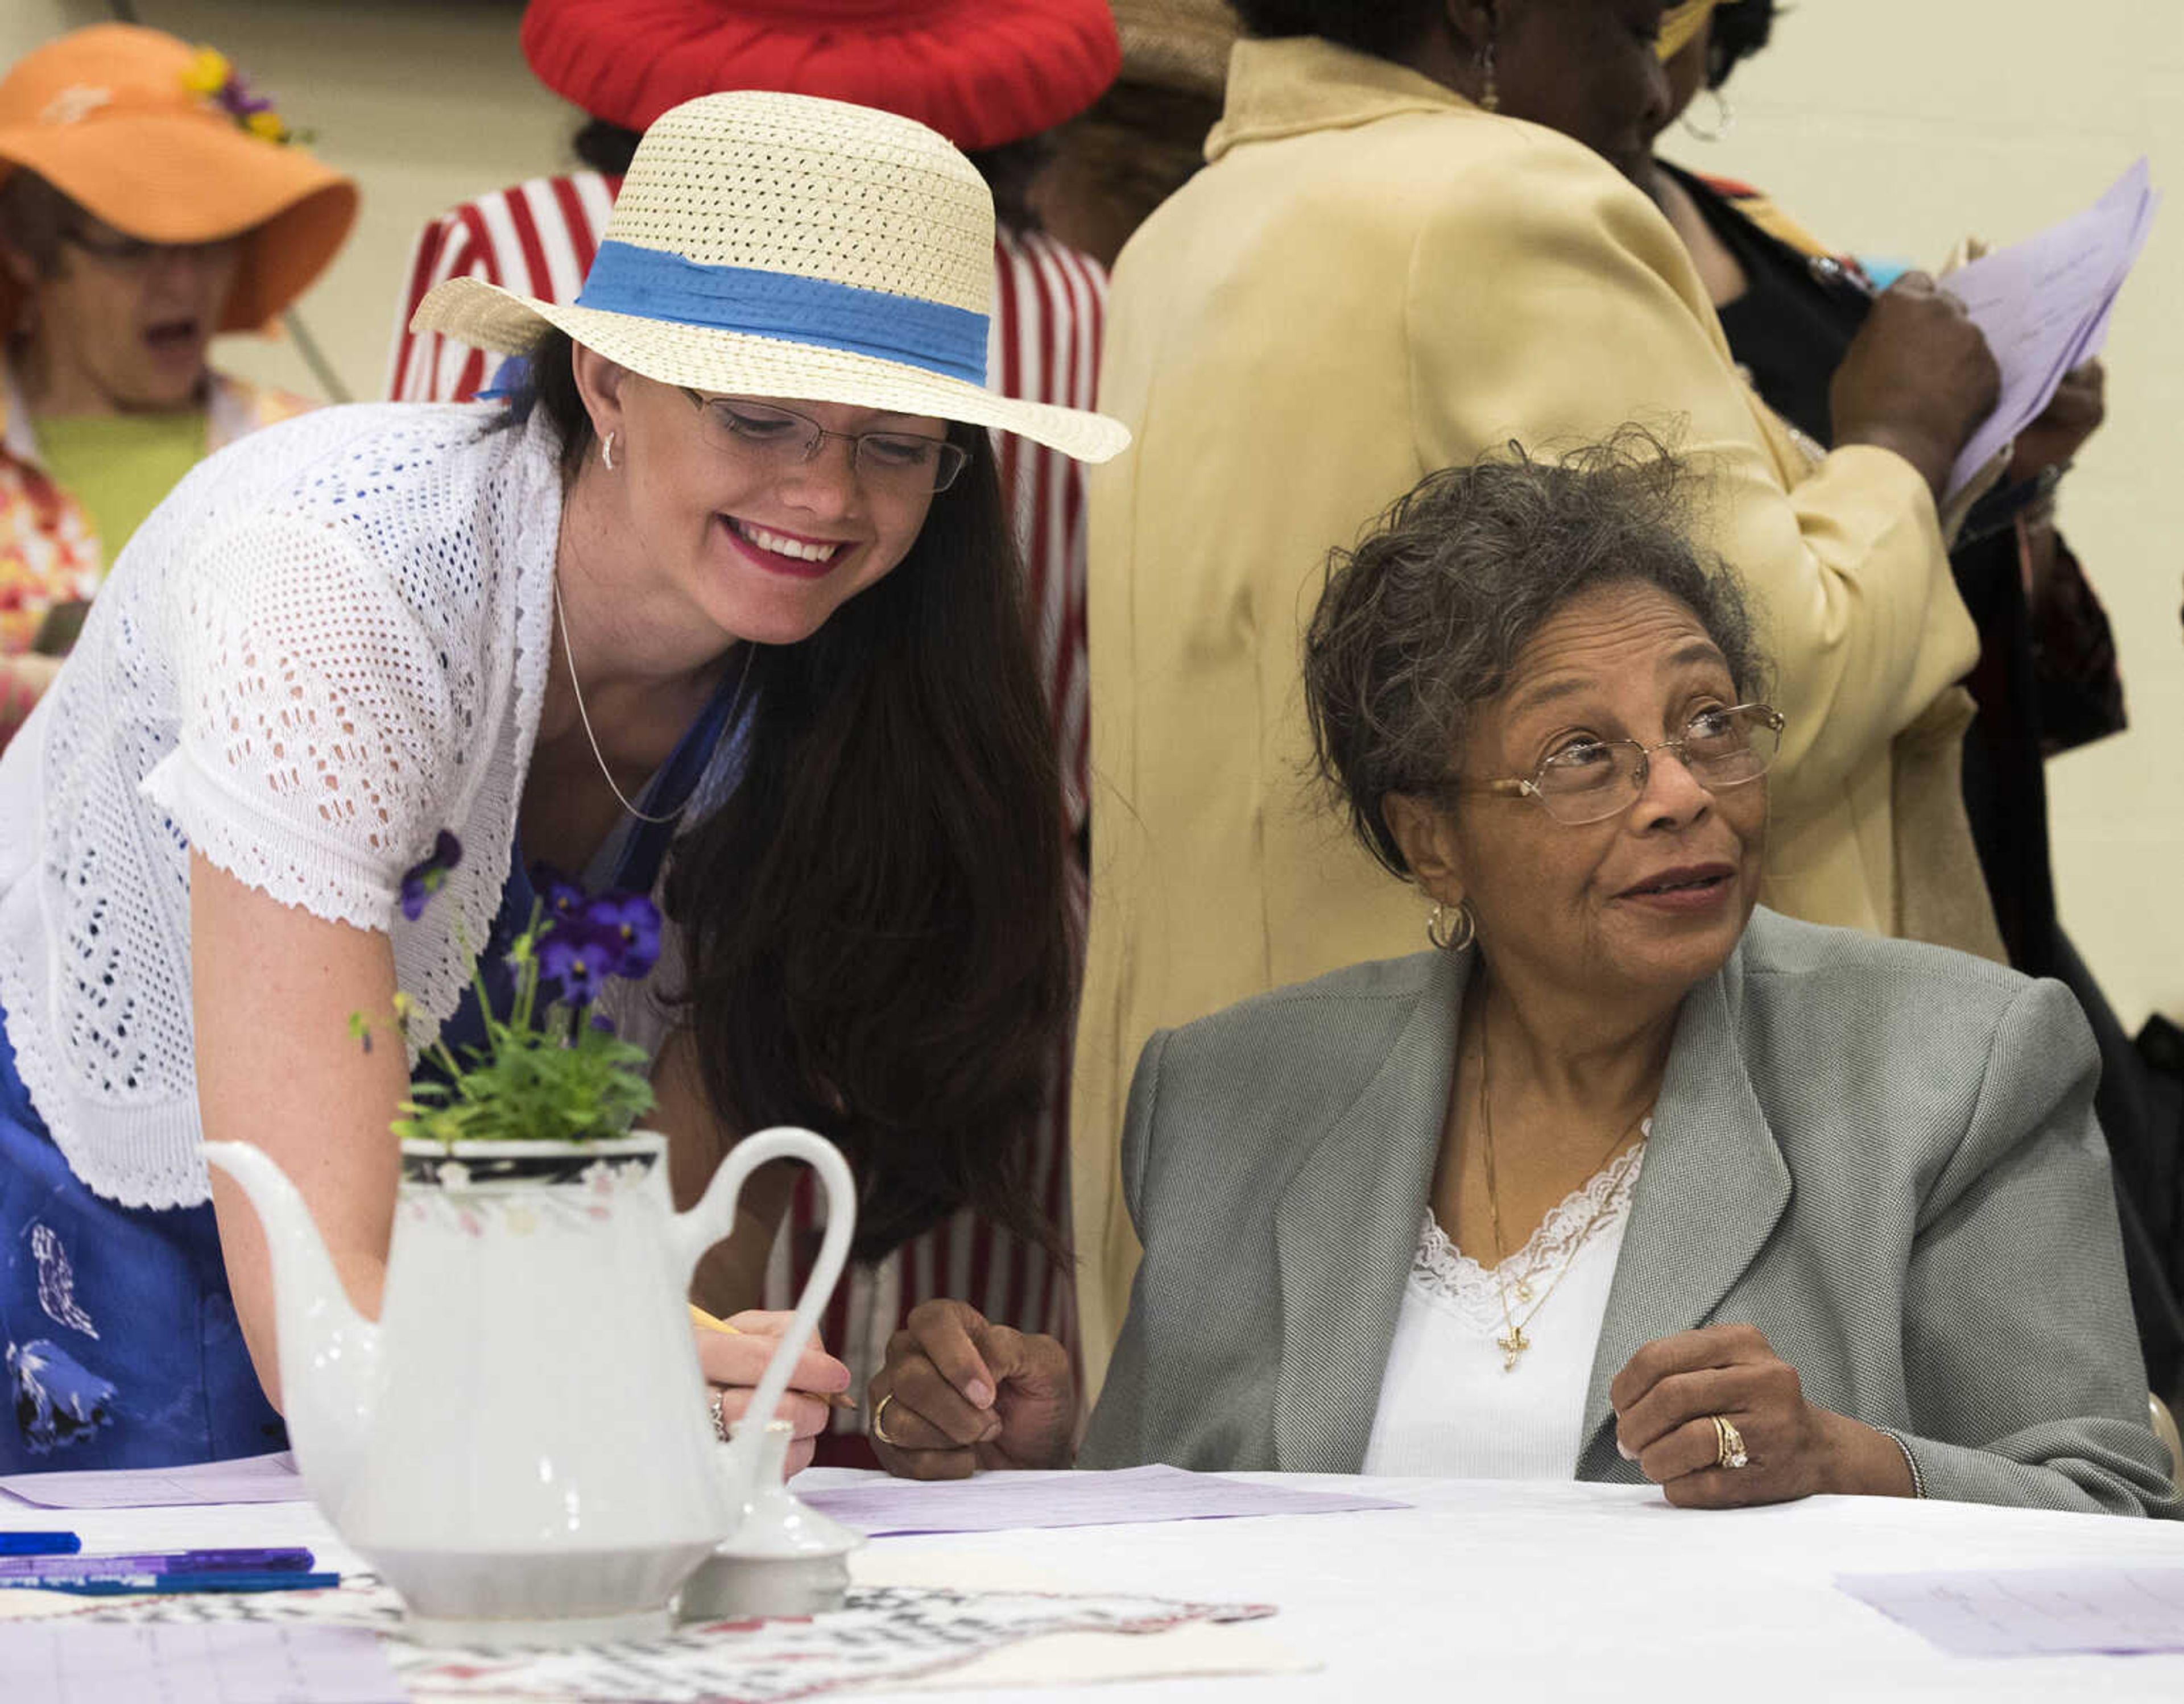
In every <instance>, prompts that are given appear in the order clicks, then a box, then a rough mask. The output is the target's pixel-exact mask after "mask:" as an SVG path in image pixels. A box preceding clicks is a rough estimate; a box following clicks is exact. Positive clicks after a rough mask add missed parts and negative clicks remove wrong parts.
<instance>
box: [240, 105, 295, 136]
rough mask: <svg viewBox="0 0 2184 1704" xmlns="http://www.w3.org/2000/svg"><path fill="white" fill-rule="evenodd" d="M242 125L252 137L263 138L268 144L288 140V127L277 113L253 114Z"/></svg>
mask: <svg viewBox="0 0 2184 1704" xmlns="http://www.w3.org/2000/svg"><path fill="white" fill-rule="evenodd" d="M242 125H243V128H244V129H245V130H247V131H249V132H250V134H251V135H253V136H262V137H264V138H265V140H266V141H267V142H285V141H286V140H287V136H288V127H287V125H284V124H282V123H281V117H280V114H277V113H270V112H267V113H253V114H250V116H249V117H248V118H247V119H245V120H243V121H242Z"/></svg>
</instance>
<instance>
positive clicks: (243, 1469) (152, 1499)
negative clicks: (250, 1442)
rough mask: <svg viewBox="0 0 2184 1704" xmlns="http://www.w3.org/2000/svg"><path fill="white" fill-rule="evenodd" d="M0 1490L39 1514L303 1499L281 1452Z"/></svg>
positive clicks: (19, 1477) (25, 1476)
mask: <svg viewBox="0 0 2184 1704" xmlns="http://www.w3.org/2000/svg"><path fill="white" fill-rule="evenodd" d="M0 1491H4V1492H6V1493H7V1494H8V1495H9V1496H11V1497H14V1498H15V1499H16V1500H18V1501H21V1502H25V1503H29V1504H31V1505H32V1506H35V1507H37V1508H41V1509H151V1508H171V1507H181V1506H186V1505H189V1504H196V1503H292V1502H298V1501H303V1500H304V1499H307V1498H309V1495H310V1493H309V1491H307V1490H304V1482H303V1480H302V1479H301V1478H299V1477H298V1475H297V1473H296V1458H295V1457H294V1456H292V1455H290V1454H289V1453H288V1452H287V1451H285V1450H284V1451H281V1452H280V1453H279V1454H278V1455H274V1456H243V1457H242V1459H241V1460H239V1461H234V1462H198V1463H196V1464H195V1465H194V1466H192V1467H133V1468H123V1469H116V1470H114V1471H111V1472H106V1473H15V1474H12V1475H10V1476H9V1477H8V1478H4V1479H0Z"/></svg>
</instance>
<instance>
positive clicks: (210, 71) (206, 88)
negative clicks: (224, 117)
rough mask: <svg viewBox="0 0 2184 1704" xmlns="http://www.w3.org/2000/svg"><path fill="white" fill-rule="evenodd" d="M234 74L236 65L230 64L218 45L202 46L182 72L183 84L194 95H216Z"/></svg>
mask: <svg viewBox="0 0 2184 1704" xmlns="http://www.w3.org/2000/svg"><path fill="white" fill-rule="evenodd" d="M232 75H235V67H234V66H232V65H231V64H228V62H227V55H226V54H225V53H221V52H220V49H219V48H217V47H200V48H198V51H197V57H196V58H192V60H191V61H190V63H189V66H188V69H187V70H185V71H183V73H182V86H183V87H184V88H186V89H187V90H188V91H189V92H191V93H192V94H193V95H207V96H210V95H216V94H218V93H219V92H220V91H221V90H222V89H224V88H226V86H227V80H228V79H229V78H230V77H231V76H232Z"/></svg>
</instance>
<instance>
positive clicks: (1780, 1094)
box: [1080, 910, 2180, 1515]
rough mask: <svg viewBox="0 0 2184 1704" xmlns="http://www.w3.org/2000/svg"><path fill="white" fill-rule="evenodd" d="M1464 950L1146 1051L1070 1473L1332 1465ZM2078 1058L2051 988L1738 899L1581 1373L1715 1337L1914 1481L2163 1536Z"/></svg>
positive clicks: (1394, 1256) (1366, 1413)
mask: <svg viewBox="0 0 2184 1704" xmlns="http://www.w3.org/2000/svg"><path fill="white" fill-rule="evenodd" d="M1470 969H1471V965H1470V959H1469V955H1463V954H1441V953H1433V952H1427V953H1421V954H1418V955H1416V956H1415V957H1412V958H1407V959H1393V960H1389V961H1385V962H1383V963H1379V964H1367V965H1359V966H1355V967H1353V968H1351V969H1349V970H1346V971H1339V972H1335V973H1334V974H1333V975H1331V976H1326V977H1321V978H1319V979H1318V981H1316V982H1310V983H1301V984H1300V985H1298V986H1296V987H1294V988H1283V989H1279V990H1277V991H1276V992H1274V993H1273V994H1265V995H1262V996H1261V997H1259V998H1258V999H1256V1000H1246V1001H1245V1002H1243V1003H1242V1004H1241V1005H1235V1006H1232V1007H1230V1008H1229V1009H1228V1010H1227V1011H1222V1012H1218V1013H1216V1014H1215V1015H1214V1016H1212V1017H1209V1018H1206V1019H1203V1020H1201V1022H1197V1023H1194V1024H1190V1025H1188V1026H1186V1027H1184V1028H1181V1029H1178V1030H1173V1031H1167V1032H1164V1033H1162V1034H1159V1035H1156V1037H1154V1039H1152V1041H1151V1043H1150V1044H1148V1045H1147V1047H1146V1049H1145V1055H1144V1057H1143V1059H1142V1060H1141V1061H1139V1066H1138V1072H1137V1079H1136V1082H1135V1083H1134V1086H1133V1088H1132V1089H1131V1093H1130V1110H1129V1122H1128V1129H1127V1131H1126V1133H1125V1135H1124V1139H1123V1181H1124V1186H1125V1189H1126V1193H1127V1195H1128V1201H1129V1206H1130V1213H1131V1217H1132V1218H1133V1219H1134V1221H1135V1222H1136V1224H1137V1228H1138V1234H1139V1238H1140V1239H1141V1240H1142V1241H1143V1243H1144V1245H1145V1259H1144V1261H1143V1263H1142V1264H1141V1265H1140V1266H1139V1269H1138V1276H1137V1284H1136V1289H1135V1292H1134V1295H1133V1298H1132V1300H1131V1306H1130V1315H1129V1319H1128V1323H1126V1324H1125V1325H1124V1327H1123V1335H1122V1339H1121V1342H1120V1343H1119V1345H1117V1349H1116V1351H1115V1358H1114V1362H1113V1364H1112V1367H1111V1368H1110V1370H1109V1372H1108V1375H1107V1383H1106V1388H1105V1389H1104V1390H1103V1391H1102V1392H1101V1394H1100V1401H1099V1406H1098V1407H1097V1408H1096V1409H1095V1412H1094V1413H1093V1416H1092V1419H1091V1423H1090V1427H1089V1431H1088V1432H1087V1434H1086V1436H1085V1439H1084V1450H1083V1452H1082V1455H1081V1457H1080V1459H1081V1461H1082V1462H1083V1463H1084V1465H1085V1466H1087V1467H1115V1466H1121V1465H1125V1464H1130V1463H1136V1462H1173V1463H1174V1464H1176V1465H1178V1466H1180V1467H1199V1468H1235V1469H1244V1468H1279V1469H1288V1470H1302V1471H1317V1472H1334V1473H1355V1472H1357V1469H1358V1467H1359V1466H1360V1465H1361V1463H1362V1462H1363V1460H1364V1455H1365V1446H1366V1443H1367V1440H1368V1438H1369V1437H1370V1435H1371V1433H1372V1428H1373V1413H1374V1411H1375V1409H1376V1408H1377V1407H1378V1406H1379V1391H1380V1380H1381V1375H1382V1373H1383V1372H1384V1371H1385V1367H1386V1364H1387V1359H1388V1349H1389V1345H1390V1341H1391V1340H1392V1339H1393V1337H1394V1334H1395V1328H1396V1315H1397V1312H1398V1311H1399V1309H1400V1306H1401V1300H1402V1292H1403V1286H1404V1283H1405V1280H1406V1278H1407V1273H1408V1272H1409V1270H1410V1266H1411V1257H1412V1251H1413V1250H1414V1249H1415V1248H1416V1246H1417V1243H1418V1232H1419V1228H1420V1226H1421V1225H1422V1223H1423V1222H1424V1215H1425V1212H1426V1197H1427V1194H1428V1190H1429V1186H1430V1183H1431V1180H1432V1177H1433V1171H1434V1163H1435V1155H1436V1152H1437V1150H1438V1147H1439V1143H1440V1131H1441V1126H1442V1120H1443V1117H1444V1116H1445V1114H1446V1110H1447V1106H1448V1095H1449V1084H1450V1081H1451V1072H1453V1070H1454V1066H1455V1047H1456V1036H1457V1016H1458V1014H1459V1012H1460V1011H1461V1007H1462V1003H1463V990H1464V984H1465V983H1466V981H1467V979H1468V976H1469V973H1470ZM2097 1077H2098V1061H2097V1058H2096V1055H2095V1053H2094V1049H2093V1042H2092V1036H2091V1034H2090V1033H2089V1032H2088V1030H2087V1027H2086V1022H2085V1019H2084V1017H2083V1016H2082V1015H2081V1013H2080V1012H2079V1011H2078V1008H2077V1005H2076V1003H2075V1001H2074V1000H2072V999H2071V997H2070V994H2069V992H2068V991H2067V990H2066V989H2065V988H2064V987H2063V986H2062V985H2061V984H2060V983H2052V982H2031V981H2028V980H2027V979H2026V978H2025V977H2021V976H2019V975H2017V974H2016V973H2015V972H2011V971H2007V970H2003V969H2002V968H2000V967H1998V966H1994V965H1991V964H1988V963H1986V961H1982V960H1979V959H1974V958H1970V957H1966V956H1964V955H1962V954H1958V953H1952V952H1946V951H1943V950H1942V949H1937V948H1931V947H1924V946H1919V945H1916V944H1911V943H1908V942H1902V941H1884V940H1875V939H1874V938H1870V937H1869V936H1865V935H1861V934H1858V933H1853V932H1852V931H1849V930H1846V929H1828V928H1819V927H1814V926H1812V925H1810V924H1806V923H1799V922H1791V920H1789V919H1788V918H1786V917H1781V916H1776V915H1775V914H1774V913H1772V912H1769V911H1766V910H1760V911H1757V912H1755V913H1754V914H1753V916H1752V923H1751V927H1749V928H1748V929H1747V931H1746V932H1745V935H1744V938H1743V940H1742V942H1741V944H1739V946H1738V948H1737V950H1736V953H1735V954H1733V955H1731V956H1730V961H1729V962H1728V963H1727V964H1726V965H1724V966H1723V968H1722V969H1721V970H1720V971H1719V972H1718V973H1717V974H1715V975H1714V976H1713V977H1710V978H1708V980H1707V981H1706V982H1704V983H1701V984H1700V985H1699V986H1698V987H1697V988H1694V989H1693V990H1692V991H1691V994H1689V995H1688V996H1687V997H1686V998H1685V1001H1684V1005H1683V1010H1682V1012H1681V1013H1680V1016H1679V1017H1678V1019H1677V1023H1676V1031H1675V1039H1674V1044H1673V1045H1672V1047H1671V1050H1670V1052H1669V1063H1668V1070H1667V1074H1666V1076H1665V1078H1663V1082H1662V1085H1661V1094H1660V1099H1659V1100H1658V1103H1657V1105H1656V1106H1655V1109H1654V1120H1653V1130H1652V1140H1651V1142H1650V1144H1649V1145H1648V1147H1647V1150H1646V1165H1645V1167H1644V1169H1643V1170H1642V1171H1641V1172H1640V1174H1639V1181H1638V1189H1637V1194H1636V1195H1635V1199H1634V1200H1633V1202H1632V1206H1631V1211H1630V1221H1629V1223H1628V1225H1627V1227H1626V1228H1625V1232H1624V1243H1623V1250H1622V1254H1621V1256H1620V1258H1619V1261H1618V1264H1617V1267H1616V1272H1615V1280H1614V1284H1613V1289H1611V1291H1610V1293H1609V1296H1608V1302H1607V1317H1606V1320H1605V1322H1604V1323H1603V1324H1602V1328H1601V1335H1600V1344H1599V1347H1598V1349H1597V1350H1596V1353H1595V1356H1594V1359H1593V1366H1592V1378H1591V1387H1590V1389H1589V1390H1588V1391H1587V1394H1586V1396H1585V1446H1584V1449H1583V1451H1582V1453H1581V1455H1580V1460H1579V1465H1578V1475H1579V1477H1580V1478H1585V1479H1621V1480H1625V1481H1629V1480H1635V1479H1636V1478H1639V1477H1640V1476H1639V1473H1638V1471H1637V1469H1636V1467H1635V1466H1633V1465H1632V1464H1631V1463H1630V1462H1625V1461H1624V1460H1623V1459H1622V1457H1621V1456H1619V1455H1618V1454H1617V1453H1616V1450H1615V1441H1614V1434H1613V1429H1612V1428H1611V1425H1610V1419H1611V1416H1610V1414H1609V1410H1608V1402H1607V1386H1608V1383H1609V1381H1610V1380H1611V1379H1613V1378H1614V1376H1615V1374H1616V1373H1618V1372H1619V1371H1620V1370H1621V1369H1622V1367H1623V1366H1624V1363H1625V1362H1628V1361H1629V1360H1630V1356H1631V1354H1632V1352H1633V1351H1634V1350H1636V1349H1637V1348H1638V1347H1639V1345H1641V1344H1644V1343H1646V1342H1648V1341H1650V1340H1651V1339H1654V1338H1658V1337H1664V1336H1666V1335H1668V1334H1669V1333H1671V1332H1677V1331H1682V1330H1685V1329H1687V1328H1691V1327H1692V1326H1697V1325H1703V1324H1707V1323H1713V1322H1716V1321H1723V1322H1731V1321H1734V1322H1747V1323H1751V1324H1753V1325H1756V1326H1758V1328H1759V1329H1760V1330H1761V1331H1763V1332H1764V1333H1765V1334H1766V1335H1767V1339H1768V1341H1769V1343H1771V1344H1772V1345H1774V1347H1775V1352H1776V1353H1777V1354H1779V1355H1780V1356H1782V1357H1783V1358H1784V1359H1785V1360H1786V1361H1787V1362H1790V1364H1791V1366H1793V1367H1796V1368H1797V1373H1798V1375H1799V1378H1800V1379H1801V1381H1802V1384H1803V1387H1804V1389H1805V1393H1806V1395H1807V1396H1808V1398H1810V1400H1812V1401H1814V1402H1817V1403H1819V1404H1820V1405H1821V1406H1824V1407H1827V1408H1832V1409H1834V1410H1836V1411H1837V1412H1841V1413H1844V1414H1848V1415H1851V1416H1853V1417H1856V1418H1858V1419H1859V1420H1863V1421H1864V1422H1866V1423H1868V1424H1869V1425H1874V1426H1879V1427H1884V1428H1887V1429H1889V1430H1891V1431H1893V1432H1895V1433H1897V1434H1898V1435H1899V1436H1900V1437H1901V1438H1902V1439H1903V1443H1904V1445H1905V1447H1906V1448H1907V1449H1908V1450H1909V1451H1910V1452H1911V1453H1912V1455H1913V1456H1914V1457H1915V1458H1916V1460H1917V1462H1918V1464H1919V1470H1920V1472H1921V1473H1922V1474H1923V1475H1924V1478H1925V1484H1926V1487H1927V1490H1928V1492H1929V1494H1930V1495H1934V1496H1937V1497H1948V1498H1954V1499H1958V1500H1960V1501H1974V1502H1993V1503H2011V1504H2020V1505H2025V1506H2041V1507H2051V1508H2064V1509H2109V1510H2114V1511H2118V1512H2131V1513H2139V1512H2148V1513H2159V1514H2165V1515H2174V1514H2176V1513H2178V1512H2180V1511H2179V1506H2178V1503H2177V1501H2176V1495H2175V1491H2174V1490H2173V1488H2172V1487H2171V1486H2170V1483H2169V1479H2168V1460H2167V1456H2166V1453H2165V1451H2164V1450H2163V1449H2162V1446H2161V1445H2160V1443H2159V1441H2158V1440H2157V1439H2155V1437H2154V1436H2153V1432H2152V1430H2151V1429H2150V1428H2149V1427H2148V1424H2147V1407H2146V1374H2145V1369H2144V1367H2143V1365H2142V1362H2141V1361H2140V1358H2139V1352H2138V1347H2137V1339H2136V1337H2135V1335H2134V1334H2133V1330H2132V1326H2131V1302H2130V1299H2129V1297H2128V1296H2127V1295H2126V1290H2125V1286H2124V1267H2123V1253H2122V1247H2121V1242H2120V1236H2119V1233H2118V1231H2117V1225H2116V1210H2115V1202H2114V1196H2113V1194H2112V1191H2111V1186H2110V1183H2109V1168H2108V1157H2107V1153H2106V1150H2105V1148H2104V1147H2103V1143H2102V1140H2101V1134H2100V1131H2099V1128H2098V1127H2097V1126H2096V1125H2095V1123H2094V1122H2093V1115H2092V1093H2093V1086H2094V1083H2095V1080H2096V1078H2097Z"/></svg>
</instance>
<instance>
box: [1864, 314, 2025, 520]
mask: <svg viewBox="0 0 2184 1704" xmlns="http://www.w3.org/2000/svg"><path fill="white" fill-rule="evenodd" d="M2001 393H2002V369H2001V368H2000V367H1999V366H1997V365H1996V364H1995V359H1994V352H1993V351H1992V350H1991V349H1989V348H1987V345H1986V335H1985V334H1984V333H1983V332H1982V331H1981V330H1980V328H1979V327H1978V326H1975V325H1974V324H1973V323H1972V320H1971V316H1970V315H1969V314H1967V313H1966V312H1965V311H1964V304H1963V303H1961V302H1959V301H1958V300H1957V299H1956V298H1955V297H1953V296H1952V295H1950V294H1949V293H1948V292H1947V291H1945V290H1942V289H1941V288H1940V287H1938V286H1936V284H1935V282H1934V281H1933V280H1932V279H1931V278H1930V277H1929V276H1927V275H1926V274H1925V273H1924V272H1908V273H1906V274H1905V275H1904V276H1903V277H1902V278H1900V279H1898V280H1897V281H1896V282H1895V283H1894V284H1892V285H1891V286H1890V287H1888V288H1887V289H1886V290H1885V291H1883V292H1881V294H1880V296H1879V297H1877V298H1875V301H1874V303H1873V311H1872V312H1871V313H1870V314H1869V315H1867V316H1866V321H1865V324H1864V326H1863V327H1862V328H1861V329H1860V330H1859V331H1858V336H1857V337H1856V338H1854V339H1853V341H1852V342H1851V346H1850V349H1849V352H1848V353H1847V354H1845V355H1844V356H1843V359H1842V365H1840V366H1838V367H1837V368H1836V373H1835V378H1834V381H1833V382H1832V383H1831V385H1830V387H1829V392H1828V404H1829V409H1830V413H1831V414H1832V415H1833V417H1834V423H1835V434H1836V444H1837V445H1838V446H1841V445H1843V444H1851V443H1869V444H1877V445H1879V446H1880V448H1884V449H1892V450H1894V451H1895V452H1896V453H1897V454H1898V455H1900V456H1902V457H1903V459H1905V460H1906V461H1908V462H1909V463H1910V464H1911V465H1912V466H1914V467H1915V468H1917V469H1918V470H1919V474H1920V475H1921V476H1923V477H1924V478H1925V482H1926V483H1927V484H1928V486H1930V487H1931V488H1932V490H1933V493H1934V498H1935V501H1936V503H1938V502H1940V501H1941V500H1942V497H1943V496H1944V495H1945V494H1946V493H1947V487H1948V479H1949V472H1950V470H1951V469H1952V468H1953V467H1954V466H1955V465H1956V460H1957V455H1958V452H1959V451H1961V450H1962V449H1963V448H1964V444H1965V442H1966V441H1967V440H1968V439H1969V438H1970V437H1971V435H1972V432H1973V430H1974V429H1975V427H1977V426H1978V425H1979V423H1980V422H1981V420H1985V419H1986V417H1987V415H1989V414H1991V413H1992V411H1993V409H1994V405H1995V403H1996V400H1997V398H1999V397H2000V395H2001Z"/></svg>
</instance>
